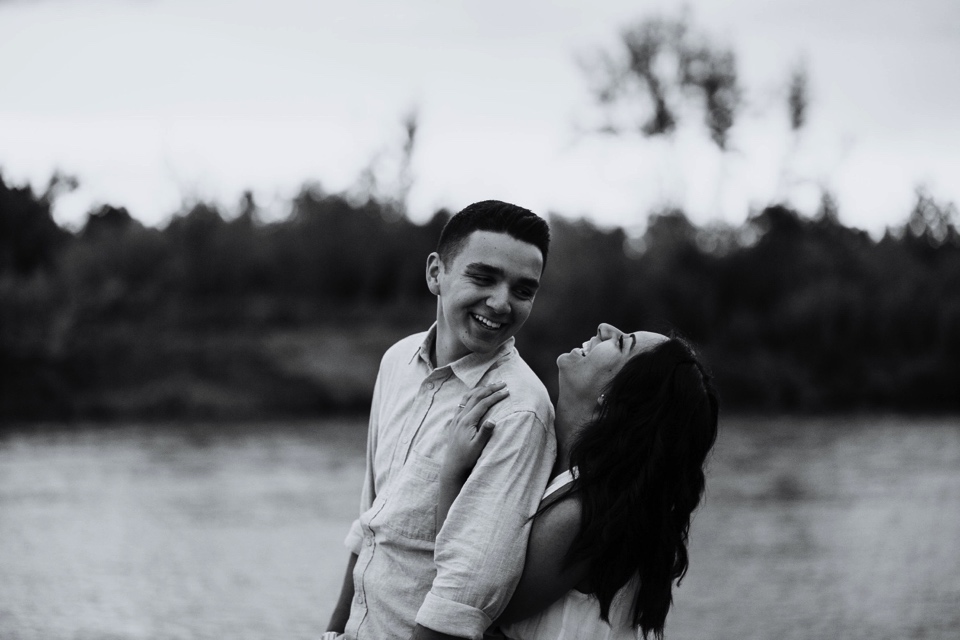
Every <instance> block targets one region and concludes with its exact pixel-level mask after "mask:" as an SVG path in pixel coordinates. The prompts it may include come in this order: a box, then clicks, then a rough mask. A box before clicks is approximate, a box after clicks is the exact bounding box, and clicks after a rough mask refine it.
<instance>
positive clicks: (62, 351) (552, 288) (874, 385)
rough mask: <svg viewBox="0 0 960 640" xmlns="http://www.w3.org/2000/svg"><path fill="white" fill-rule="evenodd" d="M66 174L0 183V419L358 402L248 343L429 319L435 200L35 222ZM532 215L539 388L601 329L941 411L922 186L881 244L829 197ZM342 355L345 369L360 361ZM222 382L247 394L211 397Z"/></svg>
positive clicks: (818, 388)
mask: <svg viewBox="0 0 960 640" xmlns="http://www.w3.org/2000/svg"><path fill="white" fill-rule="evenodd" d="M65 182H68V181H66V179H64V178H62V177H55V178H54V179H53V180H51V183H50V185H49V187H48V188H47V189H46V190H45V191H44V192H43V193H35V192H34V190H33V189H31V188H30V187H29V186H15V185H9V184H8V183H7V182H6V181H5V180H4V179H3V178H2V176H0V376H2V378H0V382H2V391H0V417H2V418H3V419H5V420H18V421H36V420H49V419H55V420H63V419H67V420H70V419H105V418H124V419H128V418H138V419H139V418H143V419H149V418H177V417H197V416H201V417H218V413H222V412H218V410H216V409H209V407H217V406H224V407H228V406H233V407H234V409H235V410H234V411H233V413H232V414H231V413H230V412H229V411H227V414H228V417H238V416H242V415H246V414H247V413H249V415H250V416H251V417H264V416H266V415H317V414H320V413H323V412H328V411H332V410H362V408H363V406H364V405H365V403H366V402H367V400H368V395H367V393H366V391H365V390H367V388H366V387H364V389H361V392H358V393H356V394H354V395H353V396H350V397H349V398H346V399H344V398H343V397H339V398H338V396H337V395H336V394H333V393H331V392H330V390H329V389H325V388H324V384H323V383H322V381H318V379H317V378H315V377H311V376H309V375H303V374H302V372H298V370H296V369H295V368H291V367H290V366H286V365H285V364H284V361H283V359H282V358H279V359H278V357H276V354H274V355H273V356H271V355H270V352H268V351H264V349H263V348H262V347H263V345H264V344H265V342H264V340H265V337H269V336H271V335H276V334H277V333H278V332H287V333H288V334H290V335H295V334H296V332H297V331H298V330H302V329H304V328H309V327H339V328H340V332H339V333H337V334H336V335H338V336H341V337H340V338H338V340H340V341H343V340H346V341H349V340H352V339H353V338H352V337H351V336H353V335H354V332H352V331H351V330H350V329H351V328H352V327H360V326H363V327H366V328H367V330H366V331H365V332H356V334H357V335H358V336H359V335H361V333H362V335H363V336H367V338H363V339H368V337H369V335H371V330H370V328H371V327H373V328H377V327H379V328H380V329H381V331H379V333H382V334H383V335H384V336H391V338H390V339H392V337H395V336H399V335H402V334H403V333H405V332H408V331H413V330H419V329H422V328H425V327H426V326H428V324H429V322H430V320H431V318H432V316H433V312H434V302H433V298H432V296H431V295H430V294H429V292H428V291H427V288H426V286H425V284H424V280H423V278H424V264H425V259H426V256H427V255H428V254H429V253H430V252H431V251H432V250H433V249H434V247H435V244H436V240H437V238H438V236H439V233H440V229H441V228H442V226H443V224H444V223H445V222H446V220H447V219H448V217H449V215H450V212H448V211H438V212H436V214H435V215H434V216H433V217H432V218H431V219H430V220H429V221H427V222H426V223H423V224H417V223H414V222H412V221H411V220H410V219H409V218H408V217H406V216H404V215H400V214H398V213H397V211H396V209H395V208H394V207H392V206H390V205H389V204H383V203H381V202H379V201H377V200H375V199H367V200H366V201H358V200H357V199H355V198H353V199H351V198H348V197H346V196H344V195H343V194H336V193H327V192H325V191H324V190H323V189H322V188H321V187H319V186H316V185H308V186H305V187H304V188H303V189H302V190H301V192H300V193H299V195H297V196H296V197H295V198H294V199H293V201H292V202H291V207H290V214H289V215H288V216H287V217H286V218H284V219H282V220H279V221H275V222H269V223H265V222H263V221H261V220H260V219H259V217H258V213H257V206H256V203H255V202H254V200H253V197H252V196H251V195H249V194H247V195H246V196H245V197H244V198H243V200H242V201H241V203H240V205H239V206H238V207H237V208H236V210H234V211H223V210H221V209H219V208H218V207H217V206H215V205H212V204H209V203H202V202H201V203H196V204H194V205H192V206H190V207H188V208H186V209H185V210H184V211H183V212H181V213H179V214H177V215H175V216H173V217H172V218H171V220H170V221H169V223H167V224H166V225H165V226H163V227H162V228H154V227H149V226H144V225H142V224H141V223H139V222H138V221H137V220H136V219H135V218H133V217H132V216H131V215H130V214H129V212H127V211H126V210H125V209H123V208H120V207H114V206H109V205H105V206H102V207H100V208H98V209H96V210H94V211H91V212H90V213H89V215H88V217H87V220H86V222H85V224H84V225H83V227H82V228H80V229H79V230H67V229H65V228H63V227H61V226H59V225H57V224H56V222H55V221H54V220H53V217H52V215H51V208H52V206H53V203H54V200H55V198H56V196H57V193H58V192H59V191H61V190H62V189H63V188H64V183H65ZM67 186H69V185H67ZM549 219H550V224H551V230H552V234H553V244H552V248H551V255H550V260H549V263H548V265H547V269H546V272H545V274H544V279H543V286H542V289H541V291H540V293H539V294H538V297H537V302H536V305H535V307H534V312H533V314H532V315H531V317H530V319H529V321H528V324H527V326H526V327H525V328H524V330H523V331H522V332H521V334H520V336H518V347H519V348H520V350H521V353H522V354H523V355H524V356H525V358H526V359H527V360H528V361H529V362H530V363H531V365H532V366H533V367H534V369H535V370H536V371H537V373H538V374H539V375H540V376H541V378H543V379H544V380H545V381H546V382H547V383H548V387H549V388H551V391H553V392H555V383H554V379H555V365H554V361H555V359H556V356H557V354H559V353H561V352H563V351H567V350H569V349H570V348H572V347H573V346H576V345H578V344H580V342H582V341H583V340H584V339H585V338H586V337H587V336H589V335H591V334H592V333H593V332H594V331H595V328H596V325H597V324H598V323H599V322H601V321H605V322H611V323H613V324H616V325H617V326H620V327H622V328H624V329H629V330H634V329H639V328H644V329H651V330H660V331H671V330H675V331H678V332H680V333H681V334H683V335H685V336H686V337H688V338H690V339H691V340H693V341H694V342H695V343H696V344H698V345H699V346H700V348H701V349H702V351H703V352H704V355H705V357H706V359H707V361H708V362H710V363H711V365H712V368H713V371H714V374H715V376H716V379H717V382H718V386H719V388H720V391H721V394H722V398H723V402H724V406H725V407H726V408H727V409H728V410H734V411H766V412H773V411H790V412H843V411H863V410H868V411H889V410H896V411H914V412H955V411H957V410H958V409H960V394H957V393H956V384H957V381H960V233H958V229H957V223H956V208H955V207H954V206H953V205H952V204H950V205H946V204H943V203H940V202H937V201H936V200H934V199H933V198H932V197H931V196H930V195H929V194H927V193H925V192H923V191H918V193H917V199H916V203H915V205H914V207H913V209H912V210H911V211H910V212H909V213H908V216H907V217H906V220H905V222H904V223H903V224H902V225H901V226H898V227H895V228H890V229H888V230H887V232H886V233H885V234H884V236H883V237H882V238H880V239H874V238H872V237H871V236H870V235H868V234H867V233H866V232H864V231H860V230H857V229H852V228H848V227H845V226H844V225H843V224H842V223H841V222H840V221H839V218H838V216H837V211H836V206H835V205H834V204H833V202H832V200H831V199H830V198H829V196H825V197H824V201H823V203H822V206H821V209H820V211H819V213H818V214H817V215H815V216H813V217H804V216H802V215H800V214H798V213H797V212H796V211H794V210H792V209H791V208H789V207H788V206H784V205H775V206H770V207H767V208H766V209H764V210H762V211H759V212H756V213H754V214H752V215H751V216H749V218H748V219H747V220H746V221H745V222H744V223H743V224H741V225H725V224H720V223H711V224H709V225H704V226H697V225H695V224H693V223H692V222H690V220H689V219H688V218H687V217H686V216H685V215H684V213H683V212H682V211H679V210H669V211H661V212H657V213H654V214H651V215H650V217H649V219H648V224H647V226H646V230H645V232H644V233H643V234H642V235H641V236H639V237H633V236H631V235H629V234H628V233H627V232H625V231H624V230H623V229H621V228H613V229H605V228H600V227H598V226H596V225H594V224H592V223H591V222H589V221H587V220H583V219H580V220H573V219H569V218H565V217H562V216H559V215H550V216H549ZM291 332H292V333H291ZM373 334H374V335H377V334H378V332H377V331H373ZM357 339H358V340H359V339H360V338H357ZM384 340H386V338H384ZM384 344H387V342H384ZM381 346H382V345H374V346H372V347H370V348H369V349H368V353H371V354H376V353H379V351H378V350H379V349H380V347H381ZM312 356H313V357H316V358H321V359H322V358H324V357H326V356H325V354H323V353H315V354H312ZM329 357H334V356H333V355H330V356H329ZM370 357H376V356H375V355H371V356H370ZM342 359H343V362H342V363H338V364H337V366H338V367H342V371H343V375H344V376H346V375H349V374H350V368H351V367H353V366H354V365H357V364H358V363H355V362H353V360H354V358H352V357H349V356H344V357H343V358H342ZM374 364H375V363H374ZM358 366H359V365H358ZM365 366H367V369H366V370H369V363H368V364H367V365H365ZM374 370H375V369H374ZM184 376H186V377H184ZM177 380H179V382H177V383H174V382H171V381H177ZM372 382H373V381H372V378H371V380H370V381H369V387H370V388H372ZM165 385H166V386H165ZM170 385H174V386H173V387H171V386H170ZM174 387H175V388H174ZM225 389H233V390H234V391H235V392H236V394H235V396H232V397H236V398H241V399H242V398H254V397H256V398H261V399H262V401H258V402H256V403H253V404H243V403H240V404H239V405H238V404H237V402H235V401H234V400H232V399H231V400H229V402H228V401H227V400H224V402H222V403H221V404H220V405H217V404H216V402H213V401H210V397H212V396H215V395H216V394H217V393H224V390H225ZM204 394H206V396H207V397H206V398H205V396H204ZM105 398H112V399H111V400H109V401H108V400H105ZM144 398H147V400H144ZM157 398H160V400H158V399H157ZM205 402H206V404H204V403H205ZM198 406H206V407H208V409H207V410H205V411H198V409H197V407H198ZM244 407H246V409H248V410H249V411H247V410H246V409H244Z"/></svg>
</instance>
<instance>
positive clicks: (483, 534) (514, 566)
mask: <svg viewBox="0 0 960 640" xmlns="http://www.w3.org/2000/svg"><path fill="white" fill-rule="evenodd" d="M549 243H550V231H549V228H548V226H547V223H546V222H545V221H544V220H543V219H542V218H540V217H539V216H537V215H535V214H533V213H531V212H530V211H528V210H526V209H523V208H521V207H518V206H515V205H512V204H508V203H505V202H499V201H495V200H488V201H484V202H478V203H475V204H472V205H470V206H469V207H467V208H466V209H464V210H463V211H461V212H460V213H458V214H457V215H455V216H454V217H453V218H451V219H450V221H449V222H448V223H447V225H446V226H445V227H444V229H443V232H442V233H441V234H440V242H439V244H438V247H437V251H436V252H435V253H431V254H430V256H429V257H428V258H427V269H426V277H427V286H428V288H429V289H430V291H431V292H432V293H433V294H434V295H435V296H437V320H436V323H435V324H434V325H433V326H432V327H431V328H430V329H429V330H428V331H426V332H424V333H419V334H416V335H412V336H410V337H408V338H405V339H403V340H401V341H400V342H398V343H397V344H395V345H393V346H392V347H391V348H390V349H388V350H387V352H386V354H384V356H383V360H382V361H381V363H380V372H379V373H378V375H377V382H376V385H375V387H374V397H373V403H372V406H371V410H370V425H369V432H368V435H367V470H366V476H365V479H364V485H363V489H362V493H361V505H360V517H359V518H358V519H357V520H356V521H354V523H353V525H352V527H351V529H350V533H349V534H348V535H347V539H346V545H347V547H348V548H349V549H350V551H351V555H350V559H349V562H348V567H347V573H346V576H345V577H344V583H343V588H342V590H341V593H340V599H339V601H338V603H337V606H336V608H335V610H334V613H333V616H332V618H331V620H330V625H329V627H328V629H329V630H330V631H335V632H338V633H344V634H345V635H346V637H347V638H351V639H352V638H356V639H358V640H366V639H368V638H369V639H371V640H382V639H384V638H401V639H402V640H406V639H407V638H481V637H482V635H483V632H484V630H485V629H486V628H487V627H488V626H489V625H490V623H491V622H492V621H493V620H494V619H495V618H496V617H497V616H498V615H499V614H500V612H501V611H503V609H504V607H505V606H506V604H507V602H508V601H509V599H510V595H511V594H512V593H513V590H514V588H515V586H516V583H517V580H518V579H519V577H520V572H521V570H522V568H523V562H524V556H525V553H526V543H527V535H528V533H529V526H530V516H531V515H532V514H533V513H534V512H535V511H536V509H537V505H538V502H539V497H540V495H541V494H542V493H543V489H544V487H545V486H546V483H547V480H548V478H549V475H550V470H551V468H552V466H553V461H554V457H555V455H556V439H555V437H554V433H553V407H552V406H551V403H550V398H549V396H548V395H547V392H546V389H545V388H544V387H543V384H542V383H541V382H540V380H539V379H538V378H537V377H536V375H535V374H534V373H533V371H532V370H531V369H530V368H529V367H528V366H527V364H526V363H525V362H524V361H523V360H522V359H521V358H520V356H519V354H518V353H517V350H516V349H515V348H514V335H516V333H517V331H519V330H520V328H521V327H522V326H523V324H524V322H526V320H527V318H528V317H529V315H530V311H531V309H532V308H533V302H534V299H535V297H536V294H537V289H538V288H539V286H540V276H541V274H542V272H543V267H544V265H545V263H546V259H547V252H548V249H549ZM494 382H505V383H506V386H507V389H509V397H507V398H506V399H505V400H503V401H502V402H500V403H498V404H497V405H496V406H495V407H494V408H493V409H492V410H491V411H490V413H489V414H488V415H487V417H486V419H488V420H492V421H494V422H495V423H496V425H497V427H496V429H495V430H494V431H493V435H492V437H491V439H490V442H489V443H488V444H487V446H486V448H485V449H484V452H483V455H482V456H481V457H480V459H479V460H478V462H477V465H476V467H475V468H474V470H473V473H471V475H470V478H469V480H468V481H467V483H466V484H465V485H464V488H463V490H462V491H461V492H460V494H459V496H458V497H457V499H456V501H455V502H454V503H453V505H452V506H451V508H450V511H449V514H448V515H447V518H446V520H445V521H444V523H443V526H442V528H441V529H440V530H439V531H438V530H437V525H436V509H437V500H438V491H439V471H440V466H441V464H440V463H441V460H442V456H443V451H444V448H445V444H446V439H447V434H446V433H445V428H446V427H447V425H448V424H449V422H450V420H451V419H452V418H453V416H454V414H455V413H456V411H457V408H458V405H459V404H460V403H461V402H463V397H464V396H465V395H466V394H467V393H468V392H470V391H471V390H472V389H475V388H476V387H478V386H482V385H487V384H491V383H494Z"/></svg>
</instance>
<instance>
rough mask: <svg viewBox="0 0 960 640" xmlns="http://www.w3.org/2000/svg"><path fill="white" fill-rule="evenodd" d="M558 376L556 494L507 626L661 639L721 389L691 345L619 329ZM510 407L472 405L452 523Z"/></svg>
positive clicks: (485, 402)
mask: <svg viewBox="0 0 960 640" xmlns="http://www.w3.org/2000/svg"><path fill="white" fill-rule="evenodd" d="M557 367H558V369H559V383H560V384H559V397H558V400H557V410H556V422H555V429H556V434H557V460H556V464H555V465H554V469H553V480H552V481H551V482H550V484H549V486H548V487H547V490H546V492H545V493H544V498H543V501H542V502H541V504H540V509H539V511H538V512H537V514H536V515H535V516H534V519H533V526H532V528H531V532H530V540H529V542H528V547H527V558H526V562H525V564H524V569H523V575H522V577H521V578H520V582H519V584H518V585H517V589H516V592H515V593H514V595H513V598H512V599H511V601H510V603H509V605H508V606H507V608H506V610H505V611H504V612H503V614H502V615H501V617H500V618H499V619H498V620H497V623H496V624H497V625H499V627H500V629H501V631H502V633H503V634H504V635H506V637H508V638H512V639H516V640H527V639H530V638H534V639H537V640H541V639H546V638H550V639H560V638H598V639H599V638H611V639H613V638H617V639H619V638H635V637H637V636H638V635H639V634H642V635H643V637H644V638H646V637H647V635H648V634H650V633H652V634H653V635H654V636H655V637H656V638H662V636H663V628H664V622H665V620H666V616H667V611H668V610H669V609H670V605H671V602H672V595H671V592H672V587H673V582H674V580H676V581H677V584H679V583H680V579H681V578H682V577H683V575H684V573H685V572H686V570H687V565H688V559H687V536H688V533H689V530H690V517H691V514H692V512H693V510H694V509H695V508H696V507H697V505H698V504H699V502H700V498H701V496H702V495H703V490H704V473H703V467H704V463H705V460H706V456H707V454H708V452H709V451H710V449H711V447H712V446H713V443H714V441H715V440H716V437H717V416H718V407H717V396H716V393H715V392H714V390H713V386H712V384H711V379H710V376H709V375H708V374H707V373H706V372H705V371H704V367H703V365H702V364H701V363H700V362H699V360H698V358H697V356H696V354H695V352H694V351H693V349H692V348H691V347H690V345H688V344H687V343H686V342H685V341H683V340H682V339H680V338H677V337H671V338H668V337H667V336H663V335H660V334H657V333H650V332H646V331H639V332H636V333H629V334H625V333H623V332H621V331H620V330H618V329H617V328H616V327H613V326H611V325H607V324H602V325H600V328H599V330H598V332H597V335H596V336H594V337H592V338H591V339H590V340H588V341H587V342H585V343H583V346H582V347H579V348H576V349H574V350H572V351H571V352H570V353H566V354H563V355H561V356H560V357H559V358H558V359H557ZM507 394H508V390H506V389H504V388H503V385H502V384H495V385H490V386H487V387H484V388H480V389H477V390H475V391H474V392H472V393H471V394H469V395H468V396H467V397H466V398H465V400H464V407H463V409H462V410H461V411H460V412H459V413H458V415H457V417H456V418H455V419H454V421H453V429H452V430H451V434H452V435H451V441H450V444H449V446H448V448H447V453H446V456H445V460H444V466H443V469H442V474H441V500H440V506H439V510H438V518H440V519H441V520H442V518H444V517H445V516H446V513H447V510H448V509H449V507H450V504H451V503H452V501H453V499H454V498H455V497H456V495H457V493H458V492H459V491H460V489H461V488H462V487H463V483H464V481H465V480H466V478H467V476H469V473H470V469H472V467H473V465H474V464H475V463H476V461H477V459H478V458H479V456H480V453H481V451H482V449H483V446H484V444H485V443H486V441H487V440H489V437H490V433H491V430H492V429H493V428H494V427H493V425H492V424H490V423H489V422H482V419H483V416H484V415H485V414H486V412H487V410H489V408H490V407H491V406H493V405H494V404H496V403H497V402H499V401H500V400H502V399H503V398H504V397H506V395H507ZM481 423H482V424H481ZM478 425H479V426H478Z"/></svg>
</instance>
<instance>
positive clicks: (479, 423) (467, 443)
mask: <svg viewBox="0 0 960 640" xmlns="http://www.w3.org/2000/svg"><path fill="white" fill-rule="evenodd" d="M508 395H510V392H509V391H508V390H507V389H506V383H503V382H494V383H492V384H488V385H486V386H483V387H477V388H476V389H474V390H473V391H471V392H470V393H468V394H467V395H466V396H465V397H464V399H463V404H462V405H461V408H460V409H459V410H458V411H457V415H456V416H454V418H453V420H452V421H451V422H450V425H449V426H448V427H447V428H448V429H449V430H450V436H449V438H448V439H447V450H446V452H445V453H444V457H443V466H442V467H441V468H440V495H439V498H438V501H437V531H440V528H441V527H442V526H443V522H444V520H446V519H447V513H449V511H450V505H452V504H453V501H454V500H456V499H457V496H458V495H459V494H460V490H461V489H463V485H464V483H465V482H466V481H467V478H468V477H470V472H471V471H472V470H473V467H474V465H476V464H477V460H479V459H480V454H481V453H483V448H484V447H485V446H486V444H487V442H488V441H489V440H490V436H491V434H492V433H493V426H494V425H493V423H492V422H489V421H486V422H484V421H483V417H484V416H485V415H486V414H487V412H488V411H489V410H490V408H491V407H492V406H493V405H495V404H497V403H498V402H500V401H501V400H503V399H504V398H506V397H507V396H508Z"/></svg>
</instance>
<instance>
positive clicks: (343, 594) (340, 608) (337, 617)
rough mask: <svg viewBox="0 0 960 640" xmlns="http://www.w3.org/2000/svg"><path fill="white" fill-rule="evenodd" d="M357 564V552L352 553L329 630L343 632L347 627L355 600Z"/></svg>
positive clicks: (328, 626)
mask: <svg viewBox="0 0 960 640" xmlns="http://www.w3.org/2000/svg"><path fill="white" fill-rule="evenodd" d="M356 564H357V554H355V553H351V554H350V559H349V560H348V561H347V573H346V574H345V575H344V576H343V586H341V587H340V598H339V599H338V600H337V606H336V607H334V608H333V614H332V615H331V616H330V622H329V624H327V631H336V632H337V633H343V630H344V629H345V628H346V627H347V620H349V619H350V603H351V602H353V568H354V566H356Z"/></svg>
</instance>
